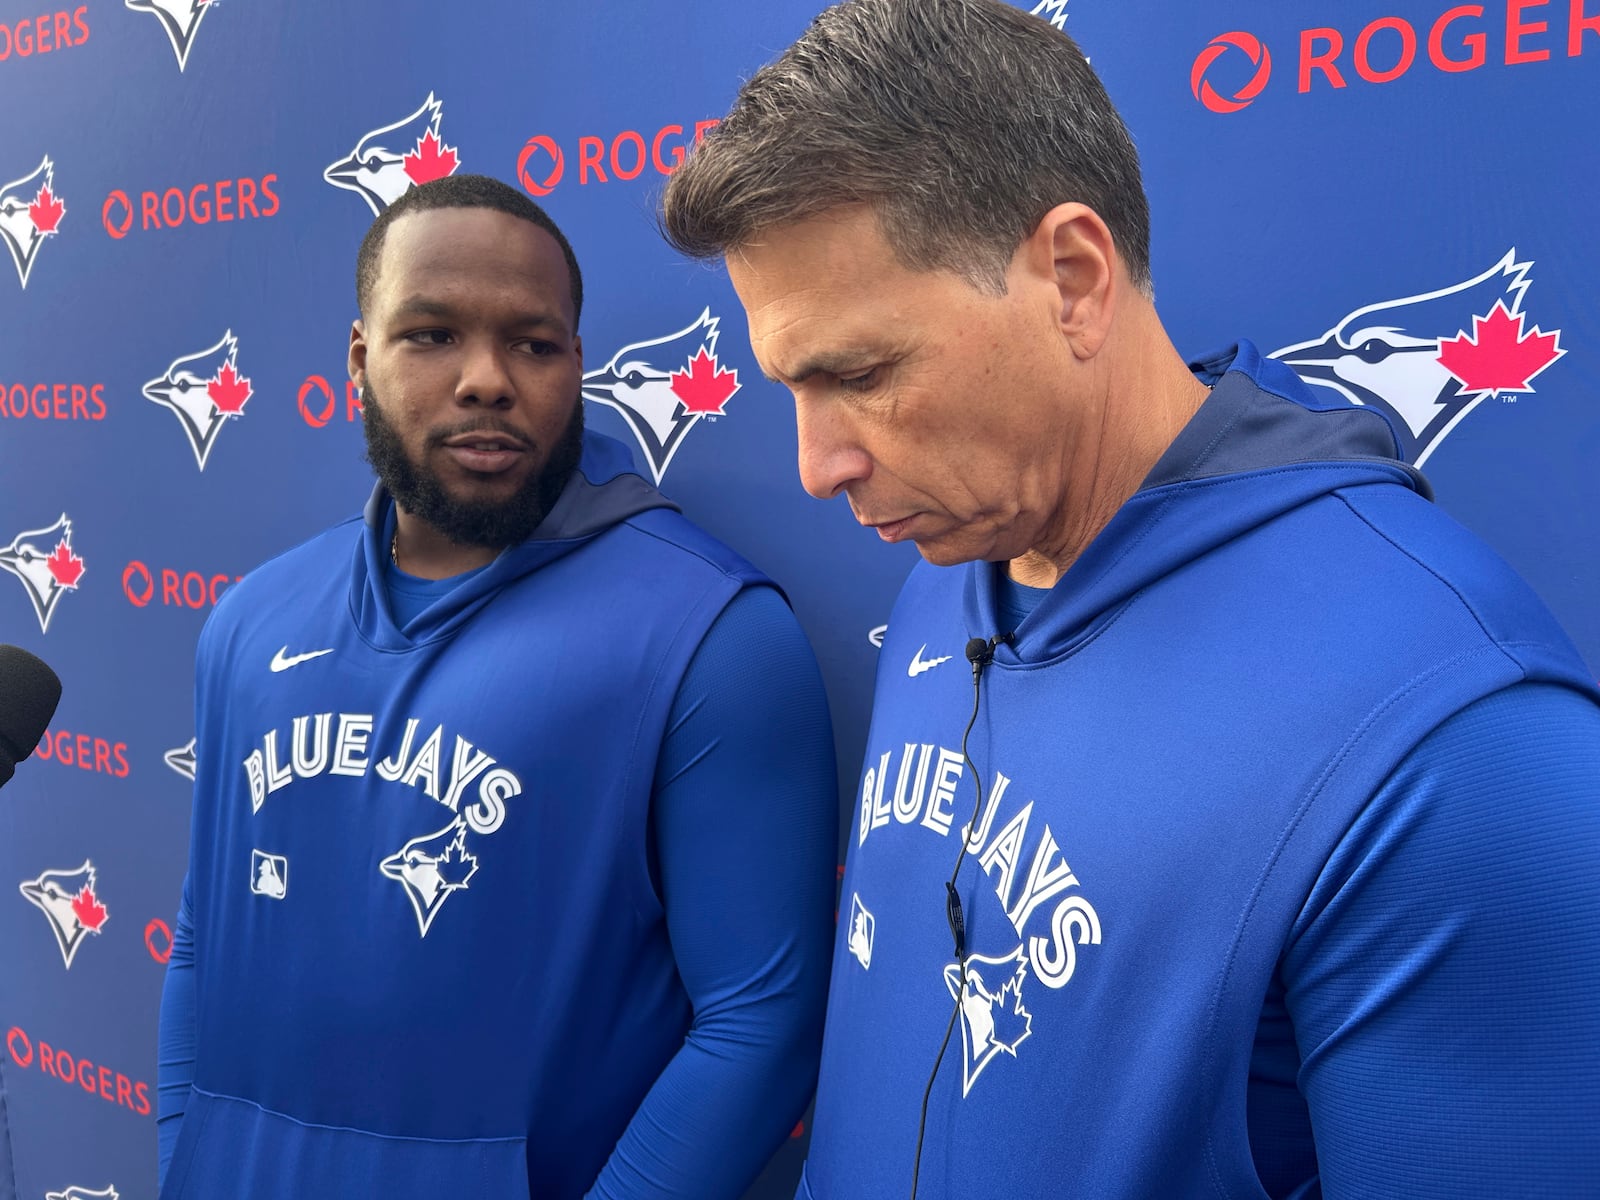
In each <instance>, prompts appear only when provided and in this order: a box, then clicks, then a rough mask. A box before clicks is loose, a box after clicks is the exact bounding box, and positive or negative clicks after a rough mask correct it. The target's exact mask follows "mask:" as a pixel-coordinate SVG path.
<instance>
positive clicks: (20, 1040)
mask: <svg viewBox="0 0 1600 1200" xmlns="http://www.w3.org/2000/svg"><path fill="white" fill-rule="evenodd" d="M6 1053H7V1054H9V1055H10V1057H11V1061H12V1062H14V1063H16V1064H17V1066H19V1067H21V1068H22V1069H23V1070H27V1069H28V1068H30V1067H32V1066H34V1065H35V1064H37V1065H38V1068H39V1070H41V1071H43V1072H44V1073H45V1074H46V1075H50V1076H53V1077H54V1078H56V1079H59V1080H60V1081H61V1082H62V1083H75V1084H77V1085H78V1086H79V1087H81V1088H82V1089H83V1090H84V1091H86V1092H88V1093H89V1094H90V1095H91V1096H99V1097H100V1099H102V1100H104V1101H106V1102H107V1103H108V1104H115V1105H118V1106H119V1107H122V1108H126V1109H128V1110H130V1111H132V1112H135V1113H138V1114H139V1115H140V1116H141V1117H148V1116H149V1115H150V1085H149V1084H148V1083H143V1082H140V1081H137V1080H133V1079H130V1078H128V1076H126V1075H124V1074H123V1073H122V1072H121V1071H113V1070H112V1069H111V1068H110V1067H97V1066H95V1064H94V1063H92V1062H90V1061H89V1060H88V1059H86V1058H77V1057H75V1056H73V1055H71V1054H68V1053H67V1052H66V1051H65V1050H60V1049H57V1048H56V1047H54V1046H52V1045H51V1044H50V1043H49V1042H46V1041H44V1040H42V1039H41V1040H40V1041H39V1042H38V1043H37V1045H36V1044H35V1043H34V1041H33V1039H32V1038H30V1037H29V1036H28V1035H27V1033H26V1031H24V1030H23V1029H22V1027H21V1026H19V1025H13V1026H12V1027H11V1028H10V1030H8V1031H7V1033H6Z"/></svg>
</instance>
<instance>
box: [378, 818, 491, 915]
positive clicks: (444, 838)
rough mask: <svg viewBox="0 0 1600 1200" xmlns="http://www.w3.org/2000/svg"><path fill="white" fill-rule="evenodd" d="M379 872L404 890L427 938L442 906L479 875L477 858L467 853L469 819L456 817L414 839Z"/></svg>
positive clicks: (387, 859) (390, 857) (380, 868)
mask: <svg viewBox="0 0 1600 1200" xmlns="http://www.w3.org/2000/svg"><path fill="white" fill-rule="evenodd" d="M378 869H379V870H380V871H382V872H383V873H384V874H385V875H387V876H388V877H389V878H390V879H393V880H395V881H396V882H397V883H399V884H400V886H401V887H403V888H405V890H406V896H407V898H408V899H409V900H410V901H411V907H412V908H413V909H414V910H415V911H416V914H417V928H418V929H419V930H421V933H422V936H423V937H427V936H428V927H429V926H430V925H432V924H433V918H434V917H435V916H437V915H438V913H439V909H440V907H441V906H442V905H443V904H444V902H445V901H446V900H448V899H450V897H451V896H453V895H454V894H455V893H456V892H459V891H464V890H465V889H466V886H467V883H468V882H469V881H470V880H471V879H472V877H473V876H474V875H476V874H477V873H478V858H477V855H475V854H469V853H468V852H467V822H466V820H465V819H464V818H457V819H456V820H454V821H452V822H450V824H448V825H446V826H445V827H444V828H443V829H441V830H439V831H438V832H436V833H430V834H427V835H425V836H423V837H419V838H412V839H411V840H410V841H409V842H407V843H406V844H405V845H404V846H402V847H401V848H400V849H399V850H397V851H396V852H395V853H393V854H391V855H390V856H389V857H388V858H386V859H384V860H383V861H382V862H380V863H379V864H378Z"/></svg>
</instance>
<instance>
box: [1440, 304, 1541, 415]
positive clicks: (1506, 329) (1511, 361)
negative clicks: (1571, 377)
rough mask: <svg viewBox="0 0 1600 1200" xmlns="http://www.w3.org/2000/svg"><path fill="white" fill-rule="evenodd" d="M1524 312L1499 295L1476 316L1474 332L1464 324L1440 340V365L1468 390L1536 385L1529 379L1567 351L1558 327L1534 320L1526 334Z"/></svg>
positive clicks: (1523, 388)
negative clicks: (1542, 327)
mask: <svg viewBox="0 0 1600 1200" xmlns="http://www.w3.org/2000/svg"><path fill="white" fill-rule="evenodd" d="M1522 318H1523V314H1522V313H1517V314H1516V315H1515V316H1513V315H1512V314H1511V312H1509V311H1508V310H1507V308H1506V306H1505V301H1503V300H1499V301H1496V302H1495V306H1494V308H1493V310H1491V311H1490V313H1489V315H1488V316H1487V317H1473V318H1472V334H1471V336H1468V334H1467V333H1466V331H1465V330H1463V331H1462V332H1461V333H1460V334H1458V335H1457V336H1456V337H1453V338H1441V339H1440V340H1439V365H1440V366H1442V367H1444V369H1445V370H1447V371H1449V372H1450V374H1452V375H1454V376H1455V377H1456V378H1457V379H1459V380H1460V381H1461V386H1462V387H1463V388H1465V389H1466V390H1467V391H1469V392H1531V391H1533V389H1532V388H1531V387H1529V386H1528V383H1529V382H1530V381H1531V380H1532V379H1533V377H1534V376H1535V375H1537V374H1538V373H1539V372H1540V371H1542V370H1544V369H1545V368H1546V367H1548V366H1549V365H1550V364H1551V363H1553V362H1555V360H1556V359H1558V358H1560V357H1561V356H1562V355H1563V354H1565V353H1566V351H1565V350H1563V349H1561V347H1560V345H1559V340H1560V337H1561V331H1560V330H1559V329H1557V330H1555V331H1554V332H1553V333H1544V332H1542V331H1541V330H1540V329H1539V327H1538V326H1537V325H1535V326H1534V327H1533V329H1532V330H1531V331H1530V332H1529V333H1528V335H1527V336H1526V337H1524V336H1523V333H1522Z"/></svg>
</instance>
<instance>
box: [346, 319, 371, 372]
mask: <svg viewBox="0 0 1600 1200" xmlns="http://www.w3.org/2000/svg"><path fill="white" fill-rule="evenodd" d="M347 366H348V369H349V372H350V382H351V383H353V384H355V385H356V387H358V388H365V387H366V386H367V330H366V326H365V325H363V324H362V322H361V321H359V320H357V321H352V322H351V323H350V358H349V362H348V364H347Z"/></svg>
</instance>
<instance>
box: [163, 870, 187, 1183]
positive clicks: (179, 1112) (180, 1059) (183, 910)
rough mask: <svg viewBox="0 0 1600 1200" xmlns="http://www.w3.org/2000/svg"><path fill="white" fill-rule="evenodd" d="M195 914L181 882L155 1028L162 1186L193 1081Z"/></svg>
mask: <svg viewBox="0 0 1600 1200" xmlns="http://www.w3.org/2000/svg"><path fill="white" fill-rule="evenodd" d="M194 1030H195V995H194V915H193V912H192V910H191V909H190V904H189V881H188V880H187V879H185V880H184V881H183V900H182V902H181V903H180V904H179V906H178V922H177V928H175V929H174V930H173V932H172V957H170V958H169V959H168V960H167V977H166V981H165V982H164V983H163V984H162V987H161V1018H160V1023H159V1027H158V1029H157V1033H156V1144H157V1152H158V1154H159V1156H160V1158H159V1161H160V1167H159V1174H158V1176H157V1179H158V1184H157V1187H158V1189H159V1187H160V1186H162V1185H164V1184H165V1183H166V1181H167V1166H168V1165H169V1164H170V1163H171V1162H172V1150H173V1147H174V1146H176V1145H177V1144H178V1130H179V1128H180V1127H181V1126H182V1125H183V1109H184V1105H186V1104H187V1103H188V1102H189V1085H190V1084H191V1083H193V1082H194Z"/></svg>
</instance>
